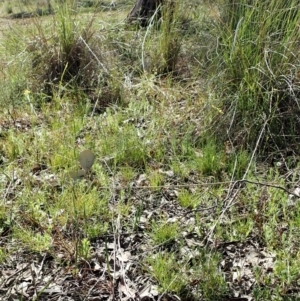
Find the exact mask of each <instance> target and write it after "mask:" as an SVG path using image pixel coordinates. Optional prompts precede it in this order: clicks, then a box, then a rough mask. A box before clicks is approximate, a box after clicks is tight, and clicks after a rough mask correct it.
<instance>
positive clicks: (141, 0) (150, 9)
mask: <svg viewBox="0 0 300 301" xmlns="http://www.w3.org/2000/svg"><path fill="white" fill-rule="evenodd" d="M163 1H164V0H137V2H136V3H135V5H134V7H133V9H132V10H131V12H130V13H129V14H128V16H127V20H128V21H129V22H134V21H138V22H139V24H140V25H141V26H147V24H148V23H149V20H150V19H151V17H152V16H153V14H154V13H155V11H156V9H157V8H158V7H159V5H160V4H162V3H163ZM159 15H160V12H158V17H159Z"/></svg>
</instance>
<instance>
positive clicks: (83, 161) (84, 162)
mask: <svg viewBox="0 0 300 301" xmlns="http://www.w3.org/2000/svg"><path fill="white" fill-rule="evenodd" d="M94 161H95V155H94V154H93V153H92V152H91V151H90V150H89V149H87V150H84V151H83V152H81V153H80V154H79V162H80V166H81V167H82V168H83V169H84V170H85V171H88V170H89V169H90V168H91V167H92V166H93V164H94Z"/></svg>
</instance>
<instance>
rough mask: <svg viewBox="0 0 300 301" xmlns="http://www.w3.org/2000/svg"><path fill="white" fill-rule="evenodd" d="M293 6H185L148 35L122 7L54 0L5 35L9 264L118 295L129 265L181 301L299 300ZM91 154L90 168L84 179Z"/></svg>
mask: <svg viewBox="0 0 300 301" xmlns="http://www.w3.org/2000/svg"><path fill="white" fill-rule="evenodd" d="M287 2H288V4H286V2H283V1H276V2H275V1H271V3H269V4H266V3H264V2H259V1H253V3H252V5H246V3H244V2H243V1H239V3H236V4H235V5H236V6H234V7H232V5H231V4H229V3H227V1H222V3H217V4H214V6H212V5H209V4H205V3H201V4H199V3H197V2H196V1H195V2H192V3H191V4H190V5H189V6H188V7H185V9H184V10H183V9H182V5H184V3H183V2H181V1H179V2H178V6H177V7H176V8H175V10H174V15H173V16H172V17H171V16H170V14H169V11H168V10H166V11H165V12H164V11H163V13H162V14H163V19H162V22H161V23H160V24H159V25H157V24H155V23H154V24H152V25H150V27H148V28H146V29H141V28H131V27H130V26H129V25H128V24H125V23H124V16H126V13H127V12H128V10H129V8H128V6H127V5H128V4H126V6H125V4H124V6H122V5H120V6H119V8H118V9H117V12H118V13H116V11H114V10H112V11H108V12H107V11H102V12H100V13H99V10H98V9H99V8H98V7H97V13H95V10H92V9H90V11H89V12H86V11H85V13H81V12H80V11H77V12H76V10H74V3H69V2H68V1H67V2H64V3H62V4H59V3H56V2H51V4H52V7H53V9H54V11H55V14H53V15H51V16H47V17H43V18H38V17H36V18H34V19H31V22H29V23H28V22H26V26H24V24H23V25H22V24H15V26H13V27H12V29H11V30H10V31H7V32H5V35H4V36H3V38H2V40H1V47H0V56H1V60H2V61H3V62H4V65H3V68H2V70H1V78H2V81H1V83H0V85H1V89H2V93H1V95H0V103H1V109H0V139H1V144H0V163H1V166H0V183H1V202H0V233H1V238H0V264H1V265H3V267H5V266H9V265H11V263H12V259H11V258H13V257H12V256H14V254H16V253H18V254H20V253H21V254H22V256H23V257H25V258H28V260H29V261H30V258H31V257H32V256H36V254H40V255H41V254H42V255H43V256H46V255H47V258H48V257H49V258H51V260H52V259H53V260H54V261H55V262H59V263H60V264H61V266H64V267H65V266H67V267H68V269H69V270H70V271H71V273H72V275H73V276H74V278H76V277H79V275H80V277H82V279H85V278H84V277H86V275H87V274H86V273H89V272H88V271H91V270H92V271H93V272H95V273H96V268H95V265H96V267H97V269H98V268H99V267H98V266H97V264H99V266H101V268H103V271H102V270H101V273H103V275H105V277H106V278H105V279H106V280H105V281H108V282H110V283H115V282H113V281H112V277H114V276H112V275H113V274H112V271H113V272H117V270H116V269H117V266H118V264H117V263H116V261H114V260H116V257H118V258H119V256H121V255H120V254H123V255H122V256H123V257H122V258H123V259H124V258H125V257H126V256H127V259H126V258H125V259H124V261H123V264H125V263H126V262H127V261H126V260H133V261H134V267H135V268H134V270H130V273H137V275H139V276H140V277H142V278H143V277H146V275H147V277H151V278H152V279H153V280H154V281H155V284H156V285H157V287H156V288H155V289H157V290H158V291H159V292H160V293H175V294H176V295H178V296H180V297H181V298H182V299H183V300H184V299H185V300H198V299H199V298H202V299H203V300H216V299H218V298H219V299H220V298H222V297H224V296H225V295H226V294H230V295H231V294H233V292H238V293H239V294H240V295H243V294H248V295H250V294H252V296H253V297H254V298H255V299H256V300H261V299H262V298H263V299H267V298H271V296H273V297H274V298H277V299H278V300H280V299H281V298H283V297H284V296H289V295H291V294H292V293H291V292H292V291H293V290H294V289H296V287H297V281H298V274H297V271H298V269H299V254H298V251H297V250H298V246H299V241H300V240H299V239H300V237H299V231H298V230H297V229H298V228H299V221H300V219H299V214H298V212H299V210H298V207H299V203H298V202H297V197H296V196H295V195H294V196H292V194H293V193H294V194H297V193H295V190H294V189H295V187H296V184H297V181H298V173H297V161H296V160H295V158H294V157H293V156H289V157H288V156H287V155H288V154H290V155H291V154H292V153H293V151H294V152H295V153H296V151H297V148H296V147H295V149H293V150H292V151H291V150H289V149H288V147H286V145H284V143H286V144H288V143H290V145H292V146H293V147H294V146H297V145H296V143H297V135H296V131H295V129H296V127H297V122H298V121H297V118H298V116H297V110H298V109H297V95H298V83H297V82H298V78H297V76H298V74H297V66H298V65H299V62H298V52H297V48H296V45H297V40H298V31H297V30H296V29H297V27H296V23H297V21H298V20H299V18H298V17H299V16H298V14H299V13H298V12H297V10H296V8H297V5H296V3H293V2H292V1H287ZM5 5H7V3H6V4H4V6H5ZM264 5H265V6H266V5H268V6H267V7H265V6H264ZM176 9H177V10H176ZM182 11H184V13H182ZM278 13H280V14H279V15H278ZM269 14H271V15H272V16H273V17H272V20H271V21H272V22H269V19H268V18H267V16H268V15H269ZM279 137H284V139H283V138H282V139H283V140H281V141H280V140H278V139H279ZM84 150H90V151H91V152H92V153H93V154H94V155H95V160H93V164H92V167H91V168H90V170H88V171H85V172H82V173H80V171H83V170H82V169H81V168H82V167H83V166H82V160H81V159H80V158H81V156H82V155H80V154H82V151H84ZM275 150H276V151H275ZM267 151H269V153H268V152H267ZM273 152H274V153H275V154H274V153H273ZM271 155H272V156H271ZM268 156H270V157H268ZM262 158H263V159H268V160H266V161H263V160H261V159H262ZM269 159H271V160H269ZM263 163H264V165H263ZM89 167H90V166H89ZM88 169H89V168H88ZM74 171H75V173H77V175H76V176H74ZM79 174H80V175H82V177H79ZM70 175H71V176H70ZM289 191H290V192H291V193H290V195H289V194H288V192H289ZM122 235H124V237H130V242H128V241H126V240H123V236H122ZM135 241H138V243H137V244H136V245H134V243H135ZM123 251H126V252H129V253H131V255H130V256H131V257H130V256H129V255H128V253H126V252H125V253H122V252H123ZM118 252H119V253H118ZM45 254H46V255H45ZM116 254H118V256H117V255H116ZM133 254H134V255H133ZM241 254H242V255H241ZM125 255H126V256H125ZM124 256H125V257H124ZM95 262H96V263H95ZM112 262H113V264H112ZM287 266H288V268H286V267H287ZM118 267H119V266H118ZM93 269H94V270H93ZM130 273H127V274H126V272H125V274H124V275H125V276H124V279H127V280H128V279H131V278H130V277H131V276H132V275H133V274H130ZM82 275H83V276H82ZM134 275H136V274H134ZM1 276H3V275H0V277H1ZM247 277H248V278H247ZM132 278H134V277H132ZM131 280H132V279H131ZM83 281H84V280H83ZM103 281H104V280H103ZM274 283H275V286H276V289H274ZM45 285H46V284H45ZM242 285H245V291H243V290H241V289H240V288H239V287H241V286H242ZM247 288H249V289H250V288H251V289H250V291H251V292H249V291H247V290H246V289H247ZM1 289H2V288H1ZM18 297H20V298H21V293H20V294H19V295H18ZM273 297H272V298H273Z"/></svg>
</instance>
